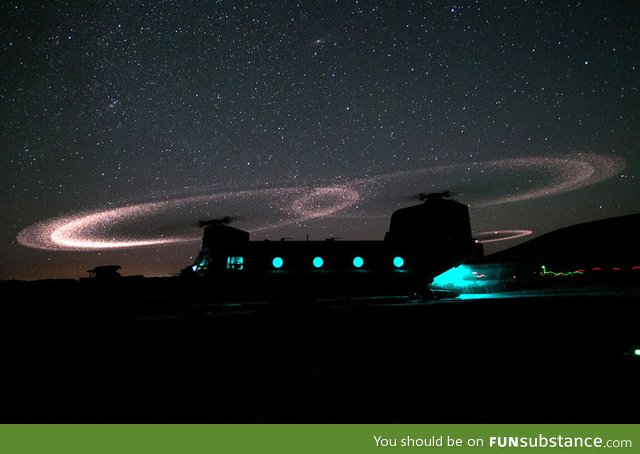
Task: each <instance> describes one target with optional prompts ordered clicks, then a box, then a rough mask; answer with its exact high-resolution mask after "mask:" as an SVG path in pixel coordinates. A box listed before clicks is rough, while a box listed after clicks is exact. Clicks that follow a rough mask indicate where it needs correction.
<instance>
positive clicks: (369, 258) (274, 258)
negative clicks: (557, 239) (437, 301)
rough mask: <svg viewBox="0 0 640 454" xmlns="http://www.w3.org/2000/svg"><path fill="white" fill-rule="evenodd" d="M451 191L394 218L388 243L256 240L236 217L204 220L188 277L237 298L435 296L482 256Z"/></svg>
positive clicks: (462, 207) (425, 196) (465, 212)
mask: <svg viewBox="0 0 640 454" xmlns="http://www.w3.org/2000/svg"><path fill="white" fill-rule="evenodd" d="M451 195H452V194H451V193H450V192H449V191H445V192H439V193H430V194H425V193H421V194H418V195H417V196H416V197H414V198H417V199H418V200H420V201H421V203H419V204H417V205H414V206H410V207H406V208H401V209H398V210H396V211H395V212H393V213H392V215H391V219H390V222H389V229H388V231H387V232H386V234H385V236H384V238H383V239H381V240H368V241H342V240H335V239H334V238H329V239H327V240H324V241H309V240H307V241H287V240H286V239H282V240H280V241H271V240H262V241H252V240H251V239H250V234H249V232H246V231H244V230H241V229H238V228H235V227H232V226H231V225H230V224H232V223H233V221H234V218H231V217H229V216H225V217H222V218H217V219H211V220H208V221H200V222H199V223H198V225H200V226H201V227H203V228H204V231H203V236H202V247H201V249H200V252H199V254H198V256H197V258H196V260H195V262H194V263H193V264H191V265H190V266H188V267H187V268H185V269H184V270H183V271H182V273H181V275H182V276H184V277H189V278H194V279H201V280H204V281H206V282H209V283H211V285H212V286H213V288H214V289H217V290H219V291H223V292H226V293H230V294H237V295H248V294H255V295H261V296H287V295H288V296H292V297H299V296H301V295H305V296H313V297H316V298H320V297H335V296H350V297H351V296H372V295H382V296H384V295H423V296H429V295H433V292H432V291H431V290H430V289H429V284H430V283H431V282H432V280H433V278H434V277H435V276H437V275H439V274H441V273H443V272H444V271H446V270H448V269H450V268H452V267H455V266H458V265H460V264H461V263H463V262H464V261H465V260H467V259H469V258H472V257H477V256H478V255H482V246H481V244H480V243H478V242H477V241H475V240H474V239H473V238H472V233H471V226H470V221H469V209H468V207H467V206H466V205H464V204H462V203H460V202H457V201H455V200H452V199H451V198H450V197H451Z"/></svg>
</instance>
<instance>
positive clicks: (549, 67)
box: [0, 0, 640, 279]
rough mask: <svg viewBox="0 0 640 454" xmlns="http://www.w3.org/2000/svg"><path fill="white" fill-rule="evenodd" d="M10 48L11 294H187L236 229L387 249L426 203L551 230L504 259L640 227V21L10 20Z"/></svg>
mask: <svg viewBox="0 0 640 454" xmlns="http://www.w3.org/2000/svg"><path fill="white" fill-rule="evenodd" d="M0 30H1V37H2V39H1V42H0V50H1V58H0V118H1V121H0V159H1V165H0V172H1V173H0V185H1V188H2V198H1V199H0V200H1V204H0V216H1V219H0V257H1V259H0V279H14V278H16V279H38V278H61V277H72V278H78V277H82V276H87V273H86V270H87V269H89V268H93V267H94V266H96V265H105V264H119V265H121V266H122V267H123V268H122V274H125V275H128V274H144V275H147V276H152V275H170V274H172V273H177V272H179V271H180V269H182V268H185V267H186V266H187V265H189V264H190V263H191V262H192V260H193V258H194V257H195V256H196V255H197V253H198V250H199V246H200V244H199V238H200V235H201V230H200V229H199V228H198V227H197V225H196V223H197V221H198V220H199V219H210V218H213V217H218V216H226V215H229V216H234V217H236V218H237V219H236V223H235V224H234V225H235V226H237V227H240V228H245V229H248V230H251V231H252V238H256V239H262V238H270V239H279V238H281V237H291V238H294V239H304V238H306V235H309V236H310V238H311V239H316V240H322V239H324V238H326V237H330V236H334V237H338V238H344V239H382V238H383V236H384V232H385V231H386V229H387V225H388V217H389V216H390V214H391V213H392V211H393V210H395V209H397V208H399V207H403V206H409V205H411V204H412V203H414V202H416V200H412V198H411V196H412V195H415V194H417V193H420V192H436V191H446V190H449V191H451V192H453V193H454V194H455V195H454V198H455V199H456V200H459V201H461V202H464V203H467V204H469V206H470V213H471V216H472V218H471V221H472V227H473V231H474V233H476V234H478V235H479V237H480V238H482V239H484V240H496V239H500V238H505V237H508V236H512V234H514V232H508V231H509V230H518V231H531V232H532V233H531V234H530V235H528V236H523V237H520V238H518V239H511V240H503V241H494V242H487V243H486V244H485V250H486V251H488V252H492V251H495V250H499V249H503V248H505V247H509V246H512V245H515V244H517V243H518V242H519V241H524V240H526V239H529V238H533V237H534V236H536V235H540V234H543V233H545V232H549V231H551V230H554V229H557V228H560V227H564V226H568V225H572V224H576V223H579V222H584V221H588V220H595V219H603V218H607V217H611V216H617V215H623V214H630V213H635V212H638V211H640V197H639V196H640V191H639V190H638V171H639V169H640V154H639V153H638V143H639V139H640V132H639V130H640V128H639V125H640V93H639V91H638V85H639V82H640V77H639V76H640V70H639V68H638V66H639V65H640V3H638V2H637V1H631V0H629V1H625V0H615V1H612V0H602V1H599V0H595V1H584V2H580V1H562V0H553V1H551V0H548V1H518V0H513V1H493V0H492V1H460V2H440V1H416V2H405V1H387V2H368V1H335V2H328V1H305V2H293V1H288V2H281V1H265V2H241V1H231V0H229V1H189V2H177V1H175V2H174V1H137V2H135V1H121V2H120V1H77V2H56V1H26V2H9V1H4V2H2V4H1V6H0ZM25 229H26V230H25ZM496 231H498V233H494V232H496ZM521 233H522V232H521ZM524 233H527V232H524ZM515 234H518V233H517V232H515Z"/></svg>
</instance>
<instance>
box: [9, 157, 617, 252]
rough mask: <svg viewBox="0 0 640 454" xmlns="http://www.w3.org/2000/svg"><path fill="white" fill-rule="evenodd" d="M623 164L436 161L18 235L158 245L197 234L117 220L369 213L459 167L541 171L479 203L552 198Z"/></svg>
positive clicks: (133, 208) (85, 245) (253, 222)
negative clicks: (132, 228) (136, 227)
mask: <svg viewBox="0 0 640 454" xmlns="http://www.w3.org/2000/svg"><path fill="white" fill-rule="evenodd" d="M623 168H624V161H622V160H621V159H619V158H612V157H608V156H605V155H596V154H586V155H582V157H581V158H580V159H566V158H558V157H533V158H519V159H511V160H502V161H487V162H474V163H472V164H460V165H449V166H438V167H432V168H424V169H417V170H411V171H405V172H396V173H389V174H383V175H377V176H372V177H368V178H361V179H355V180H353V181H351V182H345V183H343V184H340V185H330V186H323V187H282V188H271V189H254V190H245V191H235V192H222V193H216V194H205V195H198V196H192V197H182V198H172V199H169V200H166V201H159V202H149V203H140V204H135V205H130V206H126V207H121V208H115V209H109V210H104V211H99V212H93V213H81V214H78V215H72V216H64V217H60V218H56V219H53V220H49V221H44V222H41V223H38V224H35V225H33V226H30V227H28V228H26V229H24V230H23V231H21V232H20V234H19V235H18V241H19V242H20V243H21V244H22V245H24V246H28V247H33V248H40V249H49V250H65V249H66V250H87V249H99V250H101V249H116V248H135V247H140V246H157V245H163V244H173V243H180V242H188V241H193V240H195V239H197V236H194V235H172V234H171V232H164V233H161V234H160V235H159V236H156V237H152V238H142V237H137V236H135V235H134V236H133V237H119V236H117V234H116V235H115V236H114V235H113V229H114V226H116V227H117V226H118V224H135V223H136V221H137V222H142V223H143V224H144V223H145V222H149V221H150V220H151V221H152V222H154V223H156V224H157V223H160V224H162V218H165V219H166V218H168V217H171V215H172V214H175V213H176V212H177V211H179V210H184V209H185V207H186V208H188V209H190V210H191V213H193V212H194V211H197V210H200V211H204V210H205V209H206V210H209V211H213V212H218V213H221V212H225V213H228V211H225V210H236V212H237V213H238V214H239V215H240V216H241V218H244V219H241V223H242V224H244V225H243V227H244V228H246V229H247V230H249V231H254V232H255V231H260V230H267V229H273V228H277V227H280V226H284V225H287V224H293V223H300V222H304V221H308V220H311V219H317V218H324V217H331V216H338V217H339V216H340V215H341V214H342V215H343V216H345V217H349V216H351V217H357V216H358V213H361V214H362V216H363V217H365V218H366V216H367V214H368V213H367V210H366V207H367V205H369V204H372V205H374V206H375V207H377V209H378V210H379V209H380V207H381V206H384V205H385V203H381V202H382V201H381V200H380V199H381V198H385V199H386V200H393V199H394V198H396V199H399V198H400V195H399V194H398V193H396V192H395V191H394V190H392V189H391V187H393V186H394V183H395V185H398V184H399V185H400V186H401V187H402V188H407V187H411V188H414V187H416V184H412V182H411V181H410V180H412V179H417V180H420V181H427V182H429V184H430V185H432V186H433V185H434V184H436V182H437V183H438V184H442V181H441V180H442V178H445V179H450V178H452V177H453V176H454V175H456V174H457V173H459V172H461V171H463V172H465V173H466V174H467V175H469V174H471V175H474V178H475V179H478V175H480V176H481V178H479V179H478V182H477V183H478V184H479V185H482V184H483V182H486V181H487V180H490V179H491V178H497V177H499V176H500V173H501V172H502V173H504V172H507V173H509V172H511V173H513V172H519V171H532V172H533V174H534V175H535V176H536V177H537V178H536V181H531V182H530V184H529V185H525V186H526V188H525V189H522V190H520V191H519V192H518V191H516V192H507V194H502V195H500V194H494V195H493V196H492V197H488V198H486V197H485V198H484V199H483V200H481V202H480V203H479V207H480V208H481V207H483V206H492V205H501V204H506V203H514V202H520V201H525V200H531V199H535V198H540V197H550V196H553V195H557V194H561V193H563V192H567V191H571V190H576V189H579V188H584V187H586V186H589V185H592V184H595V183H599V182H602V181H604V180H606V179H608V178H611V177H612V176H613V175H615V174H616V173H618V172H619V171H621V170H622V169H623ZM432 180H436V182H433V181H432ZM545 181H546V183H544V182H545ZM418 187H419V186H418ZM501 188H502V189H501V190H502V191H509V188H504V187H503V186H501ZM387 205H388V204H387ZM387 208H389V207H388V206H387ZM237 210H245V211H244V213H251V215H250V216H247V215H246V214H240V213H241V212H239V211H237ZM350 212H351V214H349V213H350ZM369 214H370V213H369ZM247 218H248V219H247ZM529 234H531V230H501V231H494V232H480V233H478V234H477V235H476V237H477V238H478V240H480V241H481V242H487V243H488V242H495V241H501V240H508V239H514V238H519V237H522V236H526V235H529ZM109 235H111V236H109Z"/></svg>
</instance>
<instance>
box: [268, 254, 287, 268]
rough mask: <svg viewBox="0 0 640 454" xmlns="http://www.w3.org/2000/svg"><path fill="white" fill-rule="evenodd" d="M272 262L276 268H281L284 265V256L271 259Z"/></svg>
mask: <svg viewBox="0 0 640 454" xmlns="http://www.w3.org/2000/svg"><path fill="white" fill-rule="evenodd" d="M271 264H272V265H273V267H274V268H275V269H279V268H282V265H284V260H282V258H280V257H276V258H274V259H273V260H272V261H271Z"/></svg>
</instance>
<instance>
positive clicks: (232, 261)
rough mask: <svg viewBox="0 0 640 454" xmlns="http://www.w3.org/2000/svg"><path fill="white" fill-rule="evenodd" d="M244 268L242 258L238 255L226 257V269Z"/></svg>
mask: <svg viewBox="0 0 640 454" xmlns="http://www.w3.org/2000/svg"><path fill="white" fill-rule="evenodd" d="M243 268H244V258H243V257H240V256H230V257H227V269H228V270H241V269H243Z"/></svg>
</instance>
